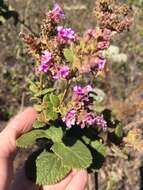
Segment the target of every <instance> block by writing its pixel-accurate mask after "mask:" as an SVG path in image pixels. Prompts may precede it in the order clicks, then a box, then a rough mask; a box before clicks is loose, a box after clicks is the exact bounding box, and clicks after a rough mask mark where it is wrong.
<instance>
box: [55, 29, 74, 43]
mask: <svg viewBox="0 0 143 190" xmlns="http://www.w3.org/2000/svg"><path fill="white" fill-rule="evenodd" d="M57 32H58V39H59V41H60V42H61V43H63V44H70V43H71V42H73V41H75V40H76V34H75V31H74V30H72V29H71V28H64V27H63V26H58V27H57Z"/></svg>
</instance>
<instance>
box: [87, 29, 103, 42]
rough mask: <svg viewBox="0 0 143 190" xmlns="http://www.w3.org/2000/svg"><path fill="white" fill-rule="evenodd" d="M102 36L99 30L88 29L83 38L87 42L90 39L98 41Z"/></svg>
mask: <svg viewBox="0 0 143 190" xmlns="http://www.w3.org/2000/svg"><path fill="white" fill-rule="evenodd" d="M101 36H102V30H101V29H100V28H96V29H88V30H87V31H86V32H85V34H84V37H85V39H87V40H89V39H91V38H95V39H98V38H99V37H101Z"/></svg>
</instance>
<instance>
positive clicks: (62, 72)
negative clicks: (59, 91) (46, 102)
mask: <svg viewBox="0 0 143 190" xmlns="http://www.w3.org/2000/svg"><path fill="white" fill-rule="evenodd" d="M69 74H70V69H69V67H68V66H66V65H64V66H61V67H60V68H59V70H58V72H57V73H56V74H55V75H54V76H53V78H54V79H60V78H66V77H67V76H69Z"/></svg>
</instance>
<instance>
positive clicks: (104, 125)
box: [95, 115, 107, 129]
mask: <svg viewBox="0 0 143 190" xmlns="http://www.w3.org/2000/svg"><path fill="white" fill-rule="evenodd" d="M95 124H96V125H97V126H99V127H101V128H103V129H106V128H107V122H106V121H105V119H104V117H103V115H100V116H96V117H95Z"/></svg>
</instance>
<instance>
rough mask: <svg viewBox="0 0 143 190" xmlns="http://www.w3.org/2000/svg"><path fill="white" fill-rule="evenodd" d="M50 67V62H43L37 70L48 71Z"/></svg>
mask: <svg viewBox="0 0 143 190" xmlns="http://www.w3.org/2000/svg"><path fill="white" fill-rule="evenodd" d="M49 68H50V65H49V64H45V63H42V64H41V65H39V66H38V68H37V71H38V72H44V73H46V72H47V71H48V70H49Z"/></svg>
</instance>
